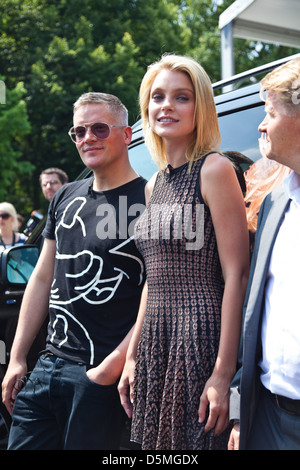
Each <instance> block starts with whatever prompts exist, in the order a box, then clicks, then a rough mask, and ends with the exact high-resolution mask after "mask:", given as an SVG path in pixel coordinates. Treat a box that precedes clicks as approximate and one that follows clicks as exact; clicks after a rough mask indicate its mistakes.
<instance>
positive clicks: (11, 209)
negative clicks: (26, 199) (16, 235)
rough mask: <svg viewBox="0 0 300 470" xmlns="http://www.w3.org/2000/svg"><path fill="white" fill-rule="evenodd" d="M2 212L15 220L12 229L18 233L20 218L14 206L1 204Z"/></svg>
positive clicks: (0, 209)
mask: <svg viewBox="0 0 300 470" xmlns="http://www.w3.org/2000/svg"><path fill="white" fill-rule="evenodd" d="M0 212H7V213H8V214H9V215H10V216H11V217H12V218H13V225H12V229H13V231H14V232H16V231H17V230H18V217H17V212H16V209H15V208H14V206H13V205H12V204H11V203H10V202H1V203H0Z"/></svg>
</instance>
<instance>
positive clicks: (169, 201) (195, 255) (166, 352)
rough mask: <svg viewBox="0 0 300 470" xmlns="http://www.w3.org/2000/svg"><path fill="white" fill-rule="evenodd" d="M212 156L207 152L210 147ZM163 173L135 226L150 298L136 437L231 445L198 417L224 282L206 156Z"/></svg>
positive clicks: (152, 443) (149, 444)
mask: <svg viewBox="0 0 300 470" xmlns="http://www.w3.org/2000/svg"><path fill="white" fill-rule="evenodd" d="M208 155H209V154H208ZM208 155H206V156H205V157H203V158H202V159H201V160H199V161H197V162H195V163H194V164H193V166H192V168H191V170H190V172H189V170H188V163H187V164H184V165H182V166H181V167H179V168H175V169H173V168H172V167H171V166H168V167H167V168H166V170H162V171H160V172H159V173H158V175H157V179H156V183H155V187H154V190H153V193H152V196H151V198H150V201H149V204H148V206H147V209H146V210H145V211H144V213H143V214H142V216H141V217H140V220H139V222H138V223H137V225H136V232H135V237H136V245H137V247H138V249H139V251H140V252H141V253H142V255H143V257H144V261H145V267H146V276H147V282H148V300H147V308H146V313H145V319H144V323H143V328H142V332H141V338H140V342H139V346H138V352H137V362H136V373H135V382H134V412H133V418H132V431H131V439H132V441H135V442H137V443H140V444H141V446H142V449H144V450H154V449H157V450H159V449H165V450H185V449H192V450H196V449H226V448H227V442H228V432H227V431H225V432H224V433H223V434H222V435H221V436H218V437H216V438H214V437H213V432H212V431H211V432H209V433H204V424H205V423H204V424H199V423H198V407H199V402H200V396H201V393H202V391H203V388H204V385H205V383H206V381H207V379H208V378H209V377H210V375H211V373H212V371H213V368H214V364H215V360H216V355H217V352H218V345H219V338H220V329H221V303H222V296H223V288H224V281H223V277H222V272H221V266H220V261H219V256H218V252H217V244H216V237H215V232H214V227H213V224H212V219H211V215H210V211H209V208H208V206H207V205H205V203H204V201H203V199H202V196H201V192H200V182H199V176H200V170H201V166H202V164H203V162H204V160H205V158H207V156H208Z"/></svg>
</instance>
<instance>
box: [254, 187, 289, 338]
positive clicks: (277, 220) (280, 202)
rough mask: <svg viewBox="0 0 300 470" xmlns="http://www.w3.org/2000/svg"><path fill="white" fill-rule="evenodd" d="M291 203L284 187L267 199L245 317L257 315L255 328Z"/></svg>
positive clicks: (258, 237)
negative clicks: (254, 313) (271, 263)
mask: <svg viewBox="0 0 300 470" xmlns="http://www.w3.org/2000/svg"><path fill="white" fill-rule="evenodd" d="M289 203H290V200H289V199H288V198H287V196H286V194H285V192H284V190H283V189H282V190H281V191H279V192H278V191H276V192H274V193H273V194H272V195H271V196H270V198H269V199H268V201H266V204H265V208H264V214H263V217H262V219H261V222H260V226H259V230H258V232H257V234H256V243H258V246H256V248H255V251H256V250H258V252H257V255H256V257H255V259H256V261H255V262H254V263H252V265H251V270H250V276H249V280H251V279H252V282H251V290H250V292H249V298H248V302H247V312H246V317H245V321H246V322H247V320H249V319H250V317H252V319H254V318H253V317H256V318H255V321H254V324H253V328H254V330H255V329H256V327H257V321H258V320H259V317H260V313H261V307H262V301H263V299H264V287H265V282H266V276H267V272H268V268H269V263H270V257H271V253H272V249H273V245H274V242H275V240H276V237H277V234H278V231H279V228H280V226H281V223H282V220H283V217H284V214H285V212H286V210H287V207H288V205H289ZM254 311H255V312H256V313H258V315H253V312H254ZM251 329H252V328H251Z"/></svg>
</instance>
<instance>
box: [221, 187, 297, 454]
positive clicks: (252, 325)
mask: <svg viewBox="0 0 300 470" xmlns="http://www.w3.org/2000/svg"><path fill="white" fill-rule="evenodd" d="M289 203H290V200H289V199H288V197H287V196H286V193H285V192H284V189H283V188H282V187H280V188H278V189H276V190H275V191H273V192H272V193H271V194H269V195H268V196H267V197H266V199H265V200H264V202H263V204H262V206H261V208H260V212H259V218H258V224H257V232H256V236H255V247H254V252H253V256H252V261H251V267H250V275H249V281H248V286H247V292H246V297H245V303H244V311H243V329H242V337H241V347H240V354H239V366H240V368H239V369H238V372H237V374H236V375H235V377H234V379H233V381H232V384H231V394H230V418H231V419H239V420H240V427H241V432H240V449H245V444H246V441H247V436H248V435H249V431H250V429H251V425H252V422H253V417H254V412H255V409H256V406H257V402H258V398H259V393H260V389H261V382H260V379H259V376H260V369H259V367H258V361H259V360H260V358H261V318H262V313H263V307H264V298H265V296H264V293H265V283H266V277H267V273H268V267H269V263H270V256H271V253H272V249H273V245H274V242H275V239H276V236H277V233H278V230H279V228H280V225H281V223H282V220H283V217H284V214H285V212H286V210H287V208H288V206H289Z"/></svg>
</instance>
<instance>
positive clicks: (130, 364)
mask: <svg viewBox="0 0 300 470" xmlns="http://www.w3.org/2000/svg"><path fill="white" fill-rule="evenodd" d="M134 371H135V361H134V360H133V359H127V361H126V363H125V367H124V370H123V373H122V375H121V378H120V381H119V386H118V391H119V395H120V400H121V404H122V406H123V408H124V410H125V413H126V414H127V416H128V418H131V417H132V408H133V407H132V402H133V381H134Z"/></svg>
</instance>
